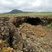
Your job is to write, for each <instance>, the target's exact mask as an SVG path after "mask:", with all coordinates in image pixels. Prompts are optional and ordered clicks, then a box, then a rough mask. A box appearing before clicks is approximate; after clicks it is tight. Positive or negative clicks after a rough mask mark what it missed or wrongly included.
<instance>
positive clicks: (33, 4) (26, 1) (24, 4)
mask: <svg viewBox="0 0 52 52" xmlns="http://www.w3.org/2000/svg"><path fill="white" fill-rule="evenodd" d="M12 9H20V10H23V11H37V12H38V11H52V0H0V13H3V12H8V11H10V10H12Z"/></svg>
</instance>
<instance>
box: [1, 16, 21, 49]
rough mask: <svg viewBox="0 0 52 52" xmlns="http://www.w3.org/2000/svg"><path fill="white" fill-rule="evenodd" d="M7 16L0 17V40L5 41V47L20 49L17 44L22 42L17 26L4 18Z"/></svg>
mask: <svg viewBox="0 0 52 52" xmlns="http://www.w3.org/2000/svg"><path fill="white" fill-rule="evenodd" d="M6 19H7V18H3V17H2V18H0V40H3V41H5V42H6V46H5V47H7V46H8V47H9V46H10V47H13V48H14V49H17V48H18V49H21V47H20V46H19V45H21V44H22V42H21V41H22V38H21V36H20V33H19V32H18V30H17V28H16V27H15V26H14V25H13V24H12V23H10V22H9V20H6ZM19 43H20V44H19ZM18 44H19V45H18Z"/></svg>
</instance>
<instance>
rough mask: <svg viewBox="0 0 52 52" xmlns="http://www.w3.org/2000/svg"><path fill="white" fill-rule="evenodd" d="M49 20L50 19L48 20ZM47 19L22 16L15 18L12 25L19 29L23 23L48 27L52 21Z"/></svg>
mask: <svg viewBox="0 0 52 52" xmlns="http://www.w3.org/2000/svg"><path fill="white" fill-rule="evenodd" d="M48 19H49V18H48ZM48 19H47V18H39V17H29V16H25V17H24V16H22V17H15V18H14V20H12V23H13V24H14V25H15V26H16V27H19V26H20V25H21V24H23V23H28V24H31V25H42V26H43V25H48V24H50V23H52V20H48Z"/></svg>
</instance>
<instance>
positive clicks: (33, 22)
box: [25, 17, 42, 25]
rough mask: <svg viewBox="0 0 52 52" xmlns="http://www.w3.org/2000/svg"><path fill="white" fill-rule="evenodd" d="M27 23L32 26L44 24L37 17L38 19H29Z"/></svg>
mask: <svg viewBox="0 0 52 52" xmlns="http://www.w3.org/2000/svg"><path fill="white" fill-rule="evenodd" d="M25 22H26V23H29V24H31V25H40V24H41V23H42V21H41V19H40V18H38V17H36V18H27V19H26V21H25Z"/></svg>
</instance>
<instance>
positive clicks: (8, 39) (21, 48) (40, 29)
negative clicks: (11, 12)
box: [0, 17, 52, 52]
mask: <svg viewBox="0 0 52 52" xmlns="http://www.w3.org/2000/svg"><path fill="white" fill-rule="evenodd" d="M12 20H14V19H12ZM15 20H16V19H15ZM15 20H14V21H11V19H9V18H7V17H0V51H1V52H52V29H48V28H47V27H46V26H42V25H37V26H35V25H31V24H28V23H23V22H24V19H22V20H21V18H18V20H17V22H16V21H15ZM13 22H15V23H16V25H20V26H19V27H16V25H15V24H13ZM19 22H20V24H17V23H19ZM21 23H23V24H21Z"/></svg>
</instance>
